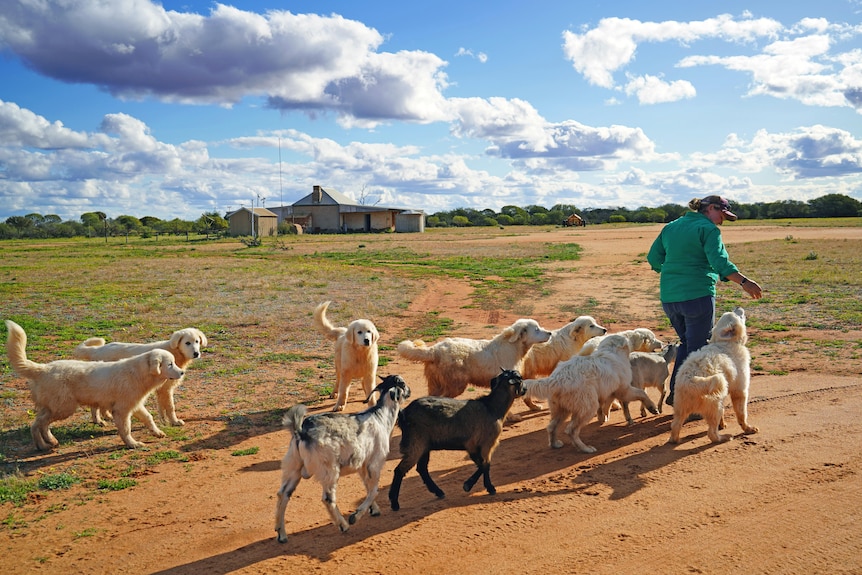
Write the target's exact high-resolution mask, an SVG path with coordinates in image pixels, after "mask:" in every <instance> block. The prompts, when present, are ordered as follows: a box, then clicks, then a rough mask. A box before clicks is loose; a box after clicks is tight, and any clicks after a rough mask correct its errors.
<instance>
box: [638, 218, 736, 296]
mask: <svg viewBox="0 0 862 575" xmlns="http://www.w3.org/2000/svg"><path fill="white" fill-rule="evenodd" d="M647 261H648V262H649V265H650V267H651V268H652V269H653V270H655V271H657V272H659V273H660V274H661V278H660V279H659V285H660V288H661V289H660V291H661V295H660V298H661V301H662V303H672V302H680V301H688V300H692V299H696V298H699V297H704V296H709V295H712V296H714V295H715V284H716V282H717V281H718V280H719V279H721V280H722V281H726V280H727V276H729V275H730V274H732V273H733V272H738V271H739V269H737V267H736V266H735V265H733V262H731V261H730V257H729V256H728V255H727V250H726V249H725V247H724V242H722V241H721V229H720V228H719V227H718V226H717V225H715V224H714V223H712V221H710V219H709V218H708V217H706V216H705V215H704V214H702V213H700V212H686V214H685V215H684V216H682V217H681V218H677V219H676V220H674V221H672V222H670V223H669V224H667V225H666V226H665V227H664V228H662V230H661V233H659V235H658V237H657V238H656V239H655V241H654V242H653V244H652V247H650V250H649V254H647Z"/></svg>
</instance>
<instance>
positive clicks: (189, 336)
mask: <svg viewBox="0 0 862 575" xmlns="http://www.w3.org/2000/svg"><path fill="white" fill-rule="evenodd" d="M207 345H208V342H207V336H205V335H204V333H203V332H202V331H201V330H199V329H197V328H194V327H187V328H185V329H181V330H177V331H175V332H174V333H172V334H171V337H170V338H169V339H165V340H161V341H154V342H152V343H123V342H119V341H115V342H111V343H105V340H104V339H102V338H101V337H91V338H90V339H88V340H87V341H85V342H83V343H81V344H80V345H78V347H76V348H75V351H74V352H73V355H74V356H75V357H76V358H78V359H85V360H87V361H117V360H119V359H126V358H129V357H134V356H136V355H141V354H142V353H146V352H148V351H151V350H154V349H163V350H165V351H169V352H171V354H172V355H173V356H174V362H175V363H176V365H177V367H179V368H180V369H186V368H187V367H188V365H189V364H190V363H191V362H192V360H194V359H197V358H199V357H200V356H201V349H202V348H204V347H206V346H207ZM181 383H182V378H179V379H165V380H164V382H163V383H162V385H160V386H159V388H158V389H157V390H156V399H157V400H158V402H157V403H158V407H159V418H160V419H161V420H162V421H165V422H167V423H169V424H170V425H173V426H178V425H185V422H184V421H183V420H182V419H179V418H178V417H177V408H176V404H175V403H174V390H175V389H176V388H177V386H179V385H180V384H181ZM100 415H104V416H106V417H110V414H107V413H105V412H102V413H101V414H100V413H99V410H97V409H93V410H92V418H93V423H96V424H99V425H105V422H104V421H102V418H101V416H100Z"/></svg>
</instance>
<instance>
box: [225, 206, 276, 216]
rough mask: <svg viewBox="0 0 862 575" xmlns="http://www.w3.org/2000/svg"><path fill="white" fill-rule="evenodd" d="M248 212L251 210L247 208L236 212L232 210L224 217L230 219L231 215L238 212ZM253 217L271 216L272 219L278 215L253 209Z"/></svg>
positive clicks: (260, 209) (264, 210) (262, 209)
mask: <svg viewBox="0 0 862 575" xmlns="http://www.w3.org/2000/svg"><path fill="white" fill-rule="evenodd" d="M250 211H251V210H250V209H248V208H240V209H238V210H234V211H232V212H231V213H229V214H227V215H226V217H227V218H230V217H231V216H232V215H234V214H238V213H239V212H250ZM254 215H256V216H258V217H260V216H272V217H273V218H277V217H278V214H275V213H273V212H271V211H269V210H268V209H266V208H254Z"/></svg>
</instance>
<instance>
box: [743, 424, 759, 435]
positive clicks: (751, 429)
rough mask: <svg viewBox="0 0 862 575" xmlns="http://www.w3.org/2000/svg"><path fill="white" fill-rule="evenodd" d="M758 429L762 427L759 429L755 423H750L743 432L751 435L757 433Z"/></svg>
mask: <svg viewBox="0 0 862 575" xmlns="http://www.w3.org/2000/svg"><path fill="white" fill-rule="evenodd" d="M758 431H760V429H759V428H757V427H755V426H753V425H749V426H748V427H746V428H744V429H743V431H742V432H743V433H744V434H745V435H751V434H752V433H757V432H758Z"/></svg>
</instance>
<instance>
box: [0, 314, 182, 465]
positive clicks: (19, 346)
mask: <svg viewBox="0 0 862 575" xmlns="http://www.w3.org/2000/svg"><path fill="white" fill-rule="evenodd" d="M6 328H7V329H8V330H9V334H8V338H7V340H6V353H7V355H8V356H9V363H10V364H11V365H12V368H13V369H14V370H15V373H17V374H18V375H19V376H21V377H23V378H25V379H27V386H28V387H29V388H30V393H31V395H32V396H33V402H34V404H35V407H36V418H35V419H34V420H33V423H32V424H31V425H30V432H31V434H32V436H33V443H35V444H36V448H37V449H40V450H43V451H44V450H49V449H52V448H54V447H57V445H59V442H58V441H57V438H55V437H54V435H53V434H52V433H51V428H50V425H51V423H53V422H55V421H60V420H61V419H66V418H67V417H69V416H71V415H73V414H74V413H75V411H76V410H77V409H78V406H82V405H83V406H88V407H92V408H96V409H102V410H105V411H109V412H111V413H112V414H113V417H114V423H115V424H116V426H117V433H118V434H119V436H120V438H121V439H122V440H123V443H125V444H126V445H127V446H128V447H131V448H135V447H143V446H144V444H143V443H141V442H140V441H136V440H135V438H134V437H132V433H131V425H132V421H131V419H132V415H134V416H135V417H137V418H139V419H140V420H141V421H143V422H144V423H145V424H146V425H147V427H148V428H149V430H150V431H151V432H152V433H153V435H155V436H156V437H164V436H165V434H164V432H163V431H162V430H161V429H159V428H158V427H157V426H156V423H155V421H153V417H152V416H151V415H150V412H149V411H147V410H146V408H145V407H144V401H145V400H146V399H147V396H148V395H149V394H150V393H152V392H153V391H154V390H155V389H156V388H157V387H158V386H160V385H162V383H163V382H164V381H165V379H170V380H177V379H179V378H181V377H182V376H183V373H184V372H183V370H181V369H180V368H179V367H177V365H176V362H175V361H174V356H173V355H172V354H171V353H170V352H168V351H165V350H163V349H153V350H150V351H148V352H146V353H144V354H141V355H135V356H133V357H130V358H127V359H121V360H118V361H109V362H105V361H81V360H77V359H61V360H57V361H52V362H50V363H36V362H34V361H31V360H29V359H27V353H26V347H27V334H26V333H25V332H24V330H23V329H22V328H21V326H20V325H18V324H17V323H15V322H14V321H11V320H6Z"/></svg>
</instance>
